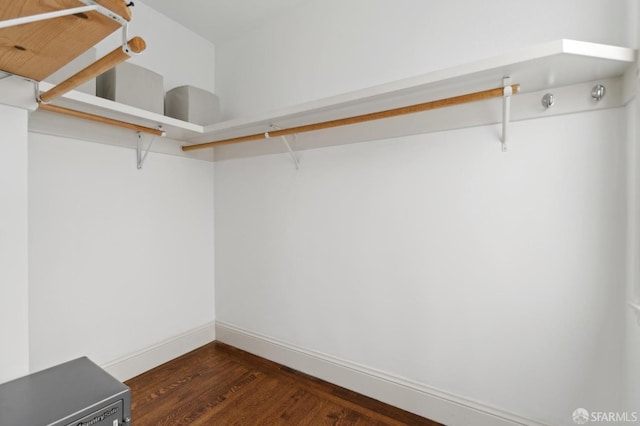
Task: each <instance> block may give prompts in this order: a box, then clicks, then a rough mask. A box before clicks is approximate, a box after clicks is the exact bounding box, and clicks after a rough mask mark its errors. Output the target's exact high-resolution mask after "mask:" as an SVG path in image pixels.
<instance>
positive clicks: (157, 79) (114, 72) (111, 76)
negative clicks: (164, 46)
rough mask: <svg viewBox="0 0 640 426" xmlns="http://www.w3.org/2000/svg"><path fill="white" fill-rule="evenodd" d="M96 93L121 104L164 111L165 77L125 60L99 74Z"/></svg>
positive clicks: (160, 112)
mask: <svg viewBox="0 0 640 426" xmlns="http://www.w3.org/2000/svg"><path fill="white" fill-rule="evenodd" d="M96 93H97V95H98V96H100V97H101V98H105V99H109V100H112V101H115V102H118V103H121V104H125V105H131V106H134V107H136V108H140V109H144V110H146V111H151V112H155V113H157V114H163V113H164V78H163V77H162V76H161V75H160V74H157V73H155V72H153V71H150V70H148V69H146V68H143V67H141V66H139V65H134V64H130V63H127V62H125V63H122V64H120V65H118V66H117V67H115V68H112V69H110V70H109V71H107V72H105V73H104V74H102V75H100V76H98V79H97V92H96Z"/></svg>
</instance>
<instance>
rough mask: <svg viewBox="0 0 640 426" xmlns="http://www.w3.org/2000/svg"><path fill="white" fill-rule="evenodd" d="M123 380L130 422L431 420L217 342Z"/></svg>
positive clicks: (427, 422)
mask: <svg viewBox="0 0 640 426" xmlns="http://www.w3.org/2000/svg"><path fill="white" fill-rule="evenodd" d="M126 383H127V385H128V386H129V387H131V393H132V402H131V409H132V424H133V425H135V426H144V425H153V426H158V425H172V426H173V425H429V426H435V425H438V423H435V422H432V421H430V420H427V419H424V418H422V417H419V416H416V415H414V414H411V413H408V412H406V411H402V410H400V409H398V408H395V407H392V406H390V405H386V404H383V403H381V402H378V401H376V400H373V399H371V398H367V397H365V396H362V395H360V394H357V393H355V392H351V391H349V390H347V389H344V388H341V387H338V386H334V385H332V384H329V383H327V382H324V381H322V380H319V379H316V378H314V377H311V376H308V375H306V374H303V373H300V372H298V371H295V370H292V369H290V368H287V367H284V366H282V365H279V364H276V363H273V362H271V361H267V360H265V359H263V358H259V357H256V356H254V355H251V354H249V353H247V352H244V351H241V350H239V349H236V348H233V347H231V346H228V345H225V344H223V343H219V342H214V343H210V344H209V345H206V346H203V347H202V348H200V349H197V350H195V351H193V352H190V353H188V354H186V355H184V356H182V357H180V358H177V359H175V360H173V361H170V362H168V363H167V364H164V365H161V366H160V367H158V368H155V369H153V370H151V371H148V372H146V373H144V374H142V375H140V376H138V377H134V378H133V379H131V380H129V381H128V382H126Z"/></svg>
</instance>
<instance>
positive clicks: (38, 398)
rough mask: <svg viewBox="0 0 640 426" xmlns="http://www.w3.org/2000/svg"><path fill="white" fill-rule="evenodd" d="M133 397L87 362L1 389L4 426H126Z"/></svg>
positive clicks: (81, 360) (60, 367) (82, 360)
mask: <svg viewBox="0 0 640 426" xmlns="http://www.w3.org/2000/svg"><path fill="white" fill-rule="evenodd" d="M130 423H131V391H130V390H129V388H128V387H127V386H125V385H124V384H122V383H120V382H119V381H118V380H116V379H114V378H113V377H112V376H111V375H109V374H108V373H107V372H106V371H104V370H103V369H101V368H100V367H98V366H97V365H96V364H94V363H93V362H91V361H90V360H89V358H87V357H83V358H78V359H76V360H73V361H69V362H66V363H64V364H60V365H58V366H55V367H51V368H49V369H47V370H42V371H39V372H37V373H33V374H30V375H28V376H25V377H21V378H19V379H16V380H13V381H11V382H8V383H4V384H2V385H0V426H122V425H126V426H128V425H129V424H130Z"/></svg>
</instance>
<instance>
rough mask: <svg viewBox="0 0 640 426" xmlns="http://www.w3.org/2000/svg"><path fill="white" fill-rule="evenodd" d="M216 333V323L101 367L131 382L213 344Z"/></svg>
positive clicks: (122, 379)
mask: <svg viewBox="0 0 640 426" xmlns="http://www.w3.org/2000/svg"><path fill="white" fill-rule="evenodd" d="M215 333H216V328H215V323H209V324H205V325H203V326H201V327H198V328H195V329H193V330H189V331H187V332H185V333H182V334H180V335H178V336H174V337H172V338H170V339H167V340H165V341H162V342H160V343H157V344H155V345H153V346H150V347H148V348H145V349H142V350H140V351H138V352H135V353H132V354H130V355H127V356H125V357H122V358H120V359H117V360H115V361H112V362H110V363H108V364H106V365H102V366H101V367H102V368H104V369H105V370H106V371H107V372H108V373H109V374H111V375H112V376H113V377H115V378H116V379H118V380H120V381H125V380H129V379H130V378H132V377H135V376H137V375H139V374H142V373H144V372H145V371H148V370H151V369H152V368H154V367H157V366H159V365H161V364H164V363H165V362H167V361H171V360H172V359H175V358H177V357H179V356H181V355H184V354H186V353H187V352H190V351H192V350H194V349H197V348H199V347H200V346H203V345H206V344H207V343H210V342H213V341H214V340H215V336H216V334H215Z"/></svg>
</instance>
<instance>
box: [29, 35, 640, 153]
mask: <svg viewBox="0 0 640 426" xmlns="http://www.w3.org/2000/svg"><path fill="white" fill-rule="evenodd" d="M635 63H636V51H635V50H634V49H630V48H625V47H616V46H608V45H602V44H596V43H588V42H581V41H574V40H558V41H554V42H550V43H546V44H543V45H539V46H534V47H531V48H527V49H523V50H521V51H518V52H515V53H511V54H507V55H503V56H499V57H495V58H490V59H486V60H482V61H478V62H474V63H470V64H466V65H462V66H457V67H453V68H448V69H444V70H439V71H434V72H430V73H428V74H424V75H421V76H417V77H413V78H408V79H404V80H400V81H396V82H392V83H388V84H382V85H379V86H374V87H369V88H366V89H362V90H357V91H354V92H350V93H345V94H342V95H339V96H334V97H330V98H325V99H320V100H317V101H313V102H309V103H305V104H302V105H297V106H292V107H289V108H284V109H280V110H277V111H271V112H266V113H264V114H260V115H257V116H255V117H251V118H238V119H233V120H228V121H224V122H220V123H216V124H213V125H210V126H206V127H202V126H198V125H195V124H192V123H186V122H183V121H180V120H176V119H173V118H170V117H166V116H163V115H160V114H154V113H151V112H148V111H144V110H141V109H138V108H134V107H130V106H127V105H122V104H118V103H116V102H112V101H108V100H106V99H102V98H98V97H95V96H90V95H87V94H85V93H81V92H77V91H72V92H70V93H68V94H66V95H64V96H63V97H62V98H61V99H60V100H57V101H55V102H54V104H59V105H62V106H67V107H69V108H74V109H78V110H82V111H87V112H91V113H96V114H101V115H104V116H107V117H110V118H115V119H119V120H123V121H128V122H132V123H135V124H141V125H145V126H149V127H156V126H157V125H162V127H163V129H164V130H165V131H166V132H167V136H168V138H170V139H173V140H177V141H181V142H179V143H184V144H185V145H188V144H193V143H200V142H210V141H215V140H221V139H226V138H230V137H236V136H243V135H247V134H254V133H264V132H266V131H268V130H269V129H270V125H275V126H278V127H280V128H289V127H294V126H300V125H305V124H311V123H316V122H322V121H327V120H333V119H338V118H344V117H348V116H353V115H360V114H365V113H369V112H375V111H381V110H386V109H391V108H396V107H401V106H406V105H412V104H418V103H422V102H427V101H430V100H435V99H441V98H445V97H450V96H455V95H460V94H465V93H470V92H475V91H480V90H485V89H489V88H494V87H499V86H501V84H502V78H503V76H506V75H510V76H511V77H512V79H513V83H514V84H515V83H518V84H520V88H521V91H520V94H519V95H518V96H516V97H514V108H515V109H517V108H518V106H517V103H516V102H515V100H517V99H520V98H521V97H523V96H526V95H527V94H534V93H536V92H538V91H541V90H549V89H552V88H562V87H565V86H575V85H578V84H583V83H584V84H586V83H590V82H598V81H603V80H608V81H609V83H611V82H612V80H611V79H615V80H613V83H614V86H616V84H615V82H616V81H618V80H621V78H620V77H622V76H623V74H625V72H626V71H627V70H628V69H630V68H631V67H632V66H634V65H635ZM50 86H51V85H49V84H47V83H41V89H42V90H47V89H48V88H49V87H50ZM617 86H619V90H618V91H619V92H621V91H622V89H621V87H622V85H621V84H620V85H617ZM614 92H615V90H614ZM608 93H609V89H608ZM623 97H624V96H623V95H620V94H618V95H617V99H614V101H607V102H608V103H607V102H604V103H601V105H600V106H599V107H603V106H604V107H607V106H608V107H610V106H617V105H615V103H616V102H618V103H620V100H621V99H622V98H623ZM614 98H616V95H614ZM492 102H493V103H492ZM496 102H499V100H498V101H486V102H483V103H482V104H483V108H485V109H486V108H487V107H486V105H489V106H491V105H498V104H497V103H496ZM612 102H613V103H612ZM537 104H538V105H537V107H536V108H537V109H536V112H538V110H539V109H540V105H539V101H537ZM585 105H586V104H585ZM455 108H458V109H461V110H463V111H464V108H465V106H461V107H455ZM580 108H581V107H580ZM585 108H586V106H585ZM434 113H435V112H434V111H431V112H427V113H420V114H434ZM553 113H554V112H551V113H549V114H553ZM41 114H45V113H42V112H37V113H36V116H38V115H41ZM467 115H469V114H467ZM471 115H473V114H471ZM475 115H478V114H475ZM481 115H483V117H482V118H481V119H479V120H480V121H478V120H475V121H474V120H468V119H465V118H464V117H463V118H462V119H461V120H460V121H458V122H457V124H456V123H454V122H453V120H449V121H451V123H448V122H447V120H446V119H445V120H444V121H443V120H441V119H435V120H429V121H431V122H437V123H440V127H438V126H435V127H428V126H427V127H420V126H417V125H415V124H413V122H415V121H416V120H415V117H414V116H413V115H410V116H407V117H414V118H413V122H410V121H407V120H408V119H402V118H394V119H389V120H382V121H390V122H394V120H395V122H396V123H401V124H402V126H396V127H398V128H400V129H395V130H390V131H388V132H387V133H385V132H382V133H380V131H379V130H380V126H381V125H377V124H374V123H370V124H365V125H355V126H348V127H353V128H352V129H347V128H341V129H340V131H341V132H342V133H340V134H341V135H343V136H344V135H346V136H344V137H342V138H341V140H346V139H349V142H358V141H363V140H368V139H379V138H380V136H381V135H382V136H386V137H389V136H390V135H395V136H400V135H403V134H411V133H418V132H428V131H435V130H442V129H443V126H444V128H452V127H465V126H469V125H478V124H483V123H485V124H486V123H490V122H499V120H500V119H499V114H497V113H495V114H494V112H491V111H490V112H488V113H483V114H481ZM525 115H526V114H524V115H523V114H520V119H522V118H523V117H524V116H525ZM530 115H531V113H529V116H530ZM436 116H437V115H436ZM494 116H495V117H494ZM513 117H514V119H515V120H517V119H518V114H517V113H516V114H515V115H514V116H513ZM494 118H495V119H494ZM524 118H526V117H524ZM456 119H457V118H456ZM403 120H404V121H403ZM36 121H37V120H36ZM44 121H48V122H49V123H50V120H44ZM443 122H447V124H442V123H443ZM376 126H377V127H376ZM38 127H39V130H38V131H43V130H42V129H43V127H46V125H44V124H42V120H41V123H39V124H38ZM354 129H355V130H354ZM358 129H359V130H358ZM367 129H368V130H367ZM372 129H374V130H375V131H372ZM323 132H324V133H323ZM332 132H333V133H332ZM314 133H315V135H314ZM317 134H323V135H325V136H327V135H334V136H335V135H336V133H335V131H334V130H323V131H320V132H312V133H309V134H305V136H303V135H300V137H299V138H298V141H297V143H296V145H297V146H296V148H297V149H307V148H315V147H319V146H326V145H331V144H333V143H331V142H321V141H320V139H319V136H318V135H317ZM307 135H308V136H307ZM325 139H326V138H325ZM341 143H344V142H341ZM284 150H285V148H284V146H282V144H281V143H279V142H278V141H271V143H270V144H266V143H265V141H258V142H247V143H243V144H237V145H229V146H224V147H219V148H216V158H217V159H225V158H232V157H237V156H246V155H258V154H267V153H274V152H284ZM178 151H179V150H178Z"/></svg>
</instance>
